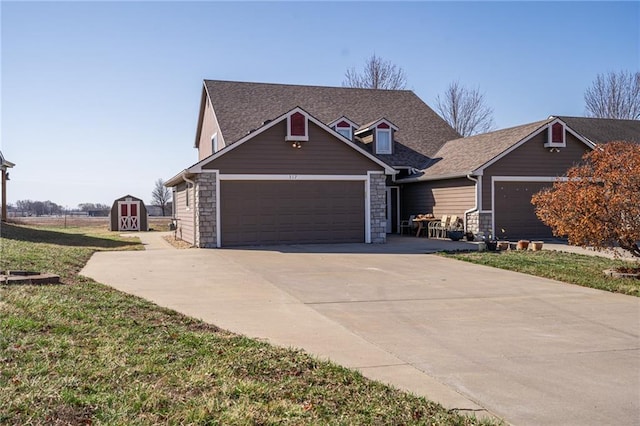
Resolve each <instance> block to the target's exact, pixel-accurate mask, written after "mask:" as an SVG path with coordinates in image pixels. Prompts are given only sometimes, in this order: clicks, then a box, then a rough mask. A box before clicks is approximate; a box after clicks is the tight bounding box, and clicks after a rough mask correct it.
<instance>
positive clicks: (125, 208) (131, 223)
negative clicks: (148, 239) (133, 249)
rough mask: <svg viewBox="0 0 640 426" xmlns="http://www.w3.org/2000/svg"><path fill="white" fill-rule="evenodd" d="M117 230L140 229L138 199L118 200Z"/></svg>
mask: <svg viewBox="0 0 640 426" xmlns="http://www.w3.org/2000/svg"><path fill="white" fill-rule="evenodd" d="M118 211H119V213H120V217H119V219H118V224H119V226H118V230H119V231H139V230H140V201H133V200H125V201H118Z"/></svg>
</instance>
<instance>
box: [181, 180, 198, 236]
mask: <svg viewBox="0 0 640 426" xmlns="http://www.w3.org/2000/svg"><path fill="white" fill-rule="evenodd" d="M180 177H181V178H182V180H184V181H185V182H186V183H187V191H189V184H191V187H192V188H193V245H194V246H196V247H197V245H196V183H195V181H193V180H191V179H189V178H188V177H187V169H184V170H183V171H182V174H181V175H180Z"/></svg>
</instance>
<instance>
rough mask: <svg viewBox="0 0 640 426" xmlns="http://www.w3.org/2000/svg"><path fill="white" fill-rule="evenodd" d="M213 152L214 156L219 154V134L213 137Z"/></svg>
mask: <svg viewBox="0 0 640 426" xmlns="http://www.w3.org/2000/svg"><path fill="white" fill-rule="evenodd" d="M211 152H213V153H214V154H215V153H216V152H218V134H217V133H214V134H213V136H211Z"/></svg>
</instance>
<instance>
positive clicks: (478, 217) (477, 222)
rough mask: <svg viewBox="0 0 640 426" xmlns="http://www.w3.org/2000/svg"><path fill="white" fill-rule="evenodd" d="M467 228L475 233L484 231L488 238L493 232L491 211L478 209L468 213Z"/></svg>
mask: <svg viewBox="0 0 640 426" xmlns="http://www.w3.org/2000/svg"><path fill="white" fill-rule="evenodd" d="M466 229H467V232H473V234H474V235H477V234H478V233H479V232H482V233H483V234H484V236H485V237H486V238H487V239H488V238H489V235H490V234H491V212H489V213H480V212H479V211H477V210H476V211H473V212H471V213H467V214H466Z"/></svg>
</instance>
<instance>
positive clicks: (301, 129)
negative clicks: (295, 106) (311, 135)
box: [290, 112, 306, 136]
mask: <svg viewBox="0 0 640 426" xmlns="http://www.w3.org/2000/svg"><path fill="white" fill-rule="evenodd" d="M305 121H306V117H305V116H304V114H302V113H299V112H296V113H294V114H291V129H290V130H291V136H306V133H305Z"/></svg>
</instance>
